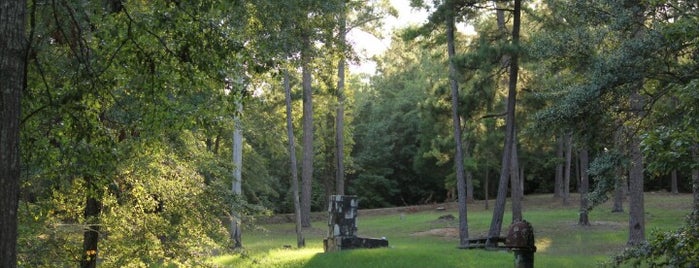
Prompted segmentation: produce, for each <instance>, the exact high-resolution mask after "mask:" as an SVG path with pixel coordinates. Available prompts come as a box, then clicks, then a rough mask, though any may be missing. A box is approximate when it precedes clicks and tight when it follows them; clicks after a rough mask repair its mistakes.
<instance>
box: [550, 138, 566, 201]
mask: <svg viewBox="0 0 699 268" xmlns="http://www.w3.org/2000/svg"><path fill="white" fill-rule="evenodd" d="M556 141H557V143H558V146H557V149H556V158H557V160H558V161H557V163H556V178H555V180H554V185H553V197H563V162H561V159H563V147H564V144H565V138H564V137H563V136H561V135H558V136H556Z"/></svg>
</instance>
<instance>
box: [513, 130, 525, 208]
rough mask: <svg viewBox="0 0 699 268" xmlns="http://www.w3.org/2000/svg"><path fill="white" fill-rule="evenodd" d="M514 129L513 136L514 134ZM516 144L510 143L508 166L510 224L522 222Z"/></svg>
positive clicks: (520, 185)
mask: <svg viewBox="0 0 699 268" xmlns="http://www.w3.org/2000/svg"><path fill="white" fill-rule="evenodd" d="M516 133H517V132H516V129H515V135H517V134H516ZM519 175H520V174H519V160H518V156H517V142H513V143H512V162H511V166H510V180H511V181H510V188H511V190H510V199H512V222H515V221H521V220H522V183H521V179H522V178H521V177H520V176H519Z"/></svg>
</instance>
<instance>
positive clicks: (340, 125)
mask: <svg viewBox="0 0 699 268" xmlns="http://www.w3.org/2000/svg"><path fill="white" fill-rule="evenodd" d="M340 12H341V14H340V16H341V17H340V30H339V34H340V37H339V39H340V43H341V45H342V47H343V48H344V43H345V38H346V37H345V36H346V28H347V27H346V25H345V23H346V19H345V18H346V11H345V2H344V1H342V9H341V11H340ZM344 55H345V51H344V49H342V51H341V53H340V62H339V63H338V64H337V116H336V117H335V120H336V122H335V159H336V161H337V162H336V166H335V173H336V174H335V192H336V194H338V195H344V194H345V164H344V160H345V56H344Z"/></svg>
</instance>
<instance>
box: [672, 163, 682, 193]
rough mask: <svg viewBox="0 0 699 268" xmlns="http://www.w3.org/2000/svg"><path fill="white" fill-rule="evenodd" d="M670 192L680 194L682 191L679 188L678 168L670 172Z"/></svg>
mask: <svg viewBox="0 0 699 268" xmlns="http://www.w3.org/2000/svg"><path fill="white" fill-rule="evenodd" d="M670 192H671V193H673V194H679V193H680V191H679V190H678V189H677V170H674V169H673V170H672V172H670Z"/></svg>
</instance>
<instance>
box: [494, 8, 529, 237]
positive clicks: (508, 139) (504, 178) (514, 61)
mask: <svg viewBox="0 0 699 268" xmlns="http://www.w3.org/2000/svg"><path fill="white" fill-rule="evenodd" d="M521 6H522V3H521V1H520V0H515V5H514V10H513V12H514V21H513V26H512V43H513V45H515V46H519V27H520V9H521ZM500 12H501V10H498V14H499V13H500ZM501 17H503V16H502V15H501V14H499V15H498V24H500V20H501V19H500V18H501ZM518 58H519V55H518V53H512V55H511V57H510V77H509V78H510V82H509V85H508V94H507V112H506V114H507V115H506V117H505V131H506V132H505V145H504V149H503V151H504V152H503V155H502V165H501V168H500V170H501V171H500V180H499V184H498V196H497V199H496V200H495V208H494V209H493V218H492V220H491V222H490V228H489V230H488V242H487V246H488V247H494V246H496V245H497V244H496V241H497V240H495V239H496V238H498V237H499V236H500V231H501V230H502V221H503V216H504V214H505V203H506V199H507V188H508V178H509V177H510V174H509V173H510V168H511V167H510V165H511V163H510V162H511V161H512V147H513V143H514V141H515V139H516V138H517V137H515V105H516V101H517V74H518V72H519V65H518Z"/></svg>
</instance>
